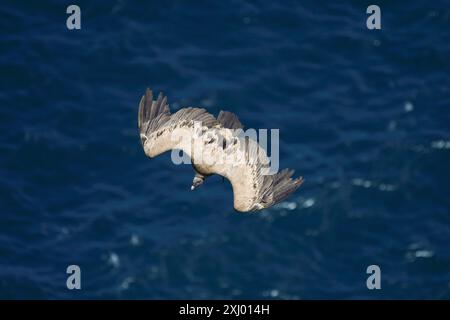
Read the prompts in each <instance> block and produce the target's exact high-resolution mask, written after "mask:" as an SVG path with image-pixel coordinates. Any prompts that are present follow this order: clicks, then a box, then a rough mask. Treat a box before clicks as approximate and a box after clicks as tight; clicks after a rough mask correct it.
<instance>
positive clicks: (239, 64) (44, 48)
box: [0, 0, 450, 299]
mask: <svg viewBox="0 0 450 320" xmlns="http://www.w3.org/2000/svg"><path fill="white" fill-rule="evenodd" d="M70 4H72V1H70V2H69V1H2V3H1V5H0V74H1V77H0V119H1V120H0V133H1V135H0V298H3V299H19V298H20V299H79V298H83V299H103V298H112V299H137V298H139V299H247V298H250V299H411V298H412V299H450V237H449V236H450V130H449V129H450V3H449V1H377V2H376V4H377V5H379V6H380V8H381V30H369V29H368V28H367V27H366V19H367V18H368V16H369V15H368V14H367V13H366V9H367V6H368V5H370V4H373V3H372V2H368V1H356V0H355V1H283V2H279V3H276V2H275V1H237V0H232V1H214V2H213V1H181V0H180V1H173V0H168V1H146V2H145V3H144V2H137V1H136V2H134V1H126V0H123V1H104V2H98V3H94V1H76V2H74V4H77V5H78V6H79V7H80V8H81V29H80V30H68V29H67V27H66V19H67V18H68V16H69V15H68V14H66V8H67V6H68V5H70ZM147 87H150V88H152V89H154V90H155V91H163V92H164V93H165V94H166V95H167V96H168V99H169V103H170V107H171V109H172V110H178V109H180V108H182V107H184V106H202V107H206V108H207V109H208V110H209V111H210V112H211V113H213V114H215V115H217V114H218V112H219V111H220V110H222V109H224V110H229V111H232V112H234V113H236V114H237V115H238V116H239V118H240V120H241V122H242V123H243V124H244V125H245V127H246V128H267V129H271V128H277V129H280V140H281V141H280V164H281V167H282V168H283V167H289V168H294V169H295V170H296V175H301V176H303V177H304V179H305V182H304V184H303V185H302V187H301V188H300V189H299V190H297V192H296V193H295V194H294V195H292V196H291V197H290V198H288V199H287V200H286V201H285V202H283V203H281V204H279V205H277V206H275V207H273V208H270V209H268V210H264V211H262V212H258V213H252V214H240V213H237V212H235V211H234V210H233V207H232V202H233V199H232V191H231V186H230V184H229V183H228V182H227V181H225V182H222V179H220V177H213V178H211V179H209V180H208V181H207V182H206V183H205V185H203V186H202V187H200V188H199V189H198V190H196V191H195V192H191V191H190V186H191V182H192V178H193V170H192V168H191V166H190V165H179V166H177V165H174V164H173V163H172V162H171V161H170V153H169V154H165V155H162V156H160V157H158V158H155V159H149V158H147V157H146V156H145V155H144V153H143V150H142V148H141V145H140V141H139V135H138V130H137V108H138V102H139V100H140V98H141V96H142V94H143V93H144V91H145V89H146V88H147ZM69 265H78V266H79V267H80V269H81V290H68V289H67V287H66V280H67V277H68V276H69V275H68V274H67V273H66V268H67V267H68V266H69ZM370 265H377V266H379V268H380V272H381V289H379V290H377V289H374V290H369V289H368V288H367V286H366V280H367V278H368V277H369V276H370V275H369V274H367V272H366V270H367V267H368V266H370Z"/></svg>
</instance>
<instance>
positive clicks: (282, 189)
mask: <svg viewBox="0 0 450 320" xmlns="http://www.w3.org/2000/svg"><path fill="white" fill-rule="evenodd" d="M293 174H294V170H292V169H283V170H282V171H280V172H278V173H277V174H275V175H273V176H267V179H268V180H267V181H266V183H265V190H264V191H263V193H264V196H263V202H264V203H265V207H266V208H267V207H270V206H273V205H274V204H276V203H279V202H281V201H283V200H284V199H286V198H287V197H288V196H289V195H290V194H292V193H293V192H294V191H295V190H297V189H298V188H299V187H300V186H301V184H302V183H303V178H302V177H298V178H295V179H292V175H293ZM269 177H270V178H269ZM270 180H272V181H270Z"/></svg>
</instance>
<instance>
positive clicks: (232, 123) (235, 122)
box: [217, 110, 244, 129]
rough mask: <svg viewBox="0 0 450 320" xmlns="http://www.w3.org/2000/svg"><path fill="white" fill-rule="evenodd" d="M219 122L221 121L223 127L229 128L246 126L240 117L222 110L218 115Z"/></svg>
mask: <svg viewBox="0 0 450 320" xmlns="http://www.w3.org/2000/svg"><path fill="white" fill-rule="evenodd" d="M217 122H219V123H220V124H221V125H222V127H224V128H228V129H243V128H244V126H243V125H242V123H241V122H240V121H239V118H238V117H237V116H236V115H235V114H234V113H232V112H229V111H223V110H221V111H220V113H219V116H218V117H217Z"/></svg>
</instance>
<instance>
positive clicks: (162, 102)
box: [138, 88, 170, 134]
mask: <svg viewBox="0 0 450 320" xmlns="http://www.w3.org/2000/svg"><path fill="white" fill-rule="evenodd" d="M162 114H164V115H167V116H169V115H170V110H169V105H168V103H167V97H165V96H164V95H163V93H162V92H160V93H159V94H158V98H157V99H156V101H153V91H152V90H151V89H149V88H148V89H147V90H146V91H145V94H144V95H143V96H142V98H141V101H140V103H139V114H138V127H139V130H140V132H141V133H144V134H145V133H146V132H147V131H148V129H152V130H153V129H155V128H156V127H157V126H160V125H161V124H162V123H163V122H164V121H162V120H163V119H162V118H163V116H161V115H162ZM167 118H168V117H165V120H167Z"/></svg>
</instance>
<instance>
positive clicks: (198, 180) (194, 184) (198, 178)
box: [191, 172, 205, 190]
mask: <svg viewBox="0 0 450 320" xmlns="http://www.w3.org/2000/svg"><path fill="white" fill-rule="evenodd" d="M203 181H205V176H204V175H202V174H200V173H198V172H196V173H195V176H194V179H193V180H192V186H191V190H194V189H195V188H197V187H198V186H200V185H201V184H202V183H203Z"/></svg>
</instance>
